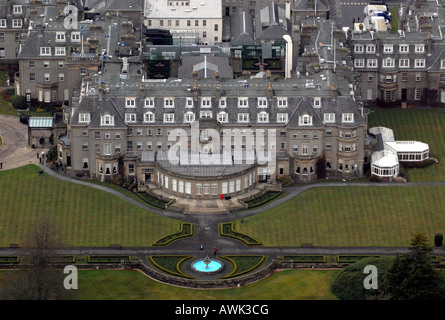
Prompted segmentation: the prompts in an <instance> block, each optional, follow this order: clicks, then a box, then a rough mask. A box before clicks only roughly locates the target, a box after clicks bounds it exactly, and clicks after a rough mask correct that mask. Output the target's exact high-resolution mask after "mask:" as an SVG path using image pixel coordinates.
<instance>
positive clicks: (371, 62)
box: [366, 59, 377, 68]
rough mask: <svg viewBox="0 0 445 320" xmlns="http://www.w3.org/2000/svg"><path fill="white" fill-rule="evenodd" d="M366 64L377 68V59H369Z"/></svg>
mask: <svg viewBox="0 0 445 320" xmlns="http://www.w3.org/2000/svg"><path fill="white" fill-rule="evenodd" d="M366 66H367V67H368V68H377V59H367V60H366Z"/></svg>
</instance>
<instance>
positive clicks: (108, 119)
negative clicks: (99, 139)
mask: <svg viewBox="0 0 445 320" xmlns="http://www.w3.org/2000/svg"><path fill="white" fill-rule="evenodd" d="M100 125H101V126H114V116H112V115H110V114H108V113H106V114H104V115H103V116H101V117H100Z"/></svg>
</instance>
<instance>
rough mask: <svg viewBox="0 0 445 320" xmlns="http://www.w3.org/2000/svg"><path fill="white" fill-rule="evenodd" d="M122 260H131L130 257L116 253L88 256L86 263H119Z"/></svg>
mask: <svg viewBox="0 0 445 320" xmlns="http://www.w3.org/2000/svg"><path fill="white" fill-rule="evenodd" d="M122 260H124V261H131V257H130V256H118V255H116V256H115V255H100V256H88V263H120V262H121V261H122Z"/></svg>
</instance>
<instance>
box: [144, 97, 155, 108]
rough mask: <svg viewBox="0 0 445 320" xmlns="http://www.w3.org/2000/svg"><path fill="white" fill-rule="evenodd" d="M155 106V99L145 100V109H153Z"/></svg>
mask: <svg viewBox="0 0 445 320" xmlns="http://www.w3.org/2000/svg"><path fill="white" fill-rule="evenodd" d="M154 106H155V99H154V98H145V104H144V107H145V108H154Z"/></svg>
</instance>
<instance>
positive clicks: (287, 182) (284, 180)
mask: <svg viewBox="0 0 445 320" xmlns="http://www.w3.org/2000/svg"><path fill="white" fill-rule="evenodd" d="M277 180H278V182H279V183H281V186H282V187H284V188H286V187H292V186H293V185H294V179H292V178H291V177H290V176H285V175H280V176H278V178H277Z"/></svg>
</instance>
